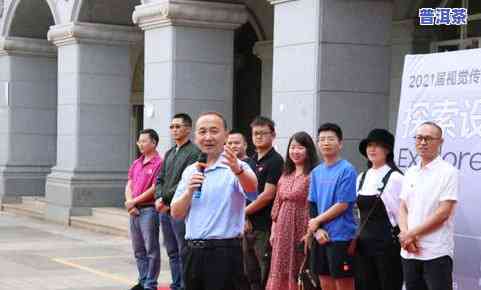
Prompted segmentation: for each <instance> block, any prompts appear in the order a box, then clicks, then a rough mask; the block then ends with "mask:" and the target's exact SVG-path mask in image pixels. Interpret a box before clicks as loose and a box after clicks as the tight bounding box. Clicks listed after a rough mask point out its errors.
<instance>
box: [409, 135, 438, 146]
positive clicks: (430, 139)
mask: <svg viewBox="0 0 481 290" xmlns="http://www.w3.org/2000/svg"><path fill="white" fill-rule="evenodd" d="M440 139H441V138H436V137H432V136H423V135H416V136H414V140H415V141H416V143H422V142H423V141H424V142H426V143H428V144H429V143H432V142H433V141H434V140H440Z"/></svg>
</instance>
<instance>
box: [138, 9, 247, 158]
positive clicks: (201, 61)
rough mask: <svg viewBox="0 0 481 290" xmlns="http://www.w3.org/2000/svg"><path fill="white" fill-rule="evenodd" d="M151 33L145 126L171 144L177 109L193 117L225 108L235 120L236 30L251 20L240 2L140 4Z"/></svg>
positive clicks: (147, 41)
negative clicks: (169, 125)
mask: <svg viewBox="0 0 481 290" xmlns="http://www.w3.org/2000/svg"><path fill="white" fill-rule="evenodd" d="M133 20H134V22H135V23H137V24H138V25H139V26H140V27H141V28H142V29H143V30H144V31H145V83H144V84H145V90H144V125H145V126H146V127H151V128H154V129H156V130H157V131H158V132H159V135H160V139H161V140H160V150H161V151H164V150H165V149H166V148H167V147H169V146H170V145H171V141H170V133H169V129H168V124H169V122H170V118H171V117H172V116H173V115H174V114H175V113H177V112H187V113H189V114H191V116H192V117H193V119H194V120H195V118H196V117H197V116H198V114H199V113H201V112H203V111H219V112H221V113H223V114H224V116H225V117H226V119H227V120H228V122H229V123H231V122H232V106H233V100H232V94H233V61H234V49H233V44H234V29H235V28H237V27H238V26H240V25H241V24H243V23H244V22H246V21H247V13H246V11H245V7H244V6H243V5H239V4H228V3H216V2H203V1H189V0H168V1H163V2H160V3H151V4H144V5H140V6H137V7H136V9H135V12H134V14H133Z"/></svg>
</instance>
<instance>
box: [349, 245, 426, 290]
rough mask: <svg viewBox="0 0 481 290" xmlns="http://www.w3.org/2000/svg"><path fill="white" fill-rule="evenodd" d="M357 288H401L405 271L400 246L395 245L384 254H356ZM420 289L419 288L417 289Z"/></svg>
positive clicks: (389, 289) (370, 289) (384, 289)
mask: <svg viewBox="0 0 481 290" xmlns="http://www.w3.org/2000/svg"><path fill="white" fill-rule="evenodd" d="M356 266H357V267H356V270H357V271H356V290H401V289H402V283H403V272H402V265H401V256H400V248H399V247H397V246H395V245H393V246H392V247H391V248H389V249H387V250H386V252H384V253H383V254H382V255H368V256H365V255H362V254H361V253H359V254H358V255H357V256H356ZM416 290H418V289H416Z"/></svg>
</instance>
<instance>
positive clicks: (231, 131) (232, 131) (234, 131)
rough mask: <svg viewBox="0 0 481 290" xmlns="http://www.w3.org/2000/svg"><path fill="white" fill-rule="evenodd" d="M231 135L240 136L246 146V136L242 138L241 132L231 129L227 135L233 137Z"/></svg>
mask: <svg viewBox="0 0 481 290" xmlns="http://www.w3.org/2000/svg"><path fill="white" fill-rule="evenodd" d="M233 134H239V135H241V136H242V139H244V142H245V143H246V144H247V139H246V136H244V134H242V132H241V131H240V130H238V129H232V130H230V131H229V135H233Z"/></svg>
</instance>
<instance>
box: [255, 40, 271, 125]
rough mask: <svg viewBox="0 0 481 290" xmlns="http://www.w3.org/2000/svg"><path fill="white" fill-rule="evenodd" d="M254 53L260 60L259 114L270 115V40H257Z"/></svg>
mask: <svg viewBox="0 0 481 290" xmlns="http://www.w3.org/2000/svg"><path fill="white" fill-rule="evenodd" d="M254 54H255V55H256V56H257V57H258V58H259V59H260V60H261V61H262V87H261V114H262V115H263V116H268V117H271V116H272V59H273V56H272V55H273V48H272V41H259V42H256V44H255V46H254Z"/></svg>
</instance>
